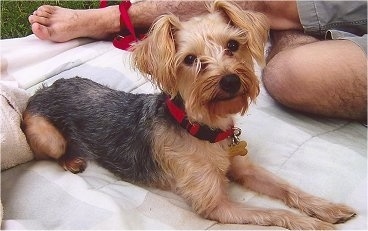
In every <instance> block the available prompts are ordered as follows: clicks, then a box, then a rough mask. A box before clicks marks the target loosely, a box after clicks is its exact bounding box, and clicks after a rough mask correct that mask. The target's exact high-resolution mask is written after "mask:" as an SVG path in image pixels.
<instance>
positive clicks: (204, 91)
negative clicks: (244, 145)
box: [184, 68, 259, 127]
mask: <svg viewBox="0 0 368 231" xmlns="http://www.w3.org/2000/svg"><path fill="white" fill-rule="evenodd" d="M235 73H236V74H237V75H239V77H240V81H241V87H240V89H239V91H238V92H237V93H234V94H230V93H226V92H224V91H223V90H221V88H220V85H219V81H220V80H221V77H220V76H216V75H214V76H211V77H204V78H202V77H198V78H197V79H196V81H195V83H194V84H193V86H192V87H193V88H192V91H191V92H190V94H189V96H188V97H187V98H186V99H185V98H184V101H185V108H186V111H187V114H188V117H189V119H190V120H192V121H195V122H199V123H204V124H207V125H209V126H212V127H221V126H222V124H221V123H220V122H219V121H220V120H223V119H224V118H225V119H226V118H227V117H229V116H231V115H233V114H237V113H240V114H242V115H243V114H244V113H245V112H246V111H247V109H248V106H249V104H250V103H251V102H252V101H254V100H255V98H256V97H257V95H258V94H259V81H258V79H257V77H256V76H255V74H254V73H253V72H252V71H251V70H246V69H244V68H241V69H236V71H235ZM184 97H185V96H184Z"/></svg>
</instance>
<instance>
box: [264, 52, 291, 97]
mask: <svg viewBox="0 0 368 231" xmlns="http://www.w3.org/2000/svg"><path fill="white" fill-rule="evenodd" d="M296 65H297V63H296V59H295V57H294V56H293V52H289V51H282V52H280V53H278V54H277V55H275V56H274V57H273V58H272V59H271V60H270V61H269V62H268V64H267V65H266V67H265V68H264V70H263V74H262V81H263V85H264V87H265V89H266V90H267V92H268V93H269V94H270V95H271V96H272V97H273V98H274V99H275V100H277V101H278V102H280V103H282V104H289V103H291V100H292V98H294V97H295V94H293V92H294V90H293V87H292V86H293V85H294V83H293V82H295V78H296V76H294V69H295V68H297V67H296Z"/></svg>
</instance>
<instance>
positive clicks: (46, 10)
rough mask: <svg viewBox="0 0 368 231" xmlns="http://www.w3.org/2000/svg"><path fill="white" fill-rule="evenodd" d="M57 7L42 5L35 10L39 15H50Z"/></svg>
mask: <svg viewBox="0 0 368 231" xmlns="http://www.w3.org/2000/svg"><path fill="white" fill-rule="evenodd" d="M57 8H58V7H57V6H50V5H42V6H40V7H38V9H37V10H36V11H35V12H37V13H38V14H41V15H51V14H53V13H54V12H55V10H56V9H57Z"/></svg>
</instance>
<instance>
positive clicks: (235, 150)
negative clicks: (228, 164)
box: [229, 140, 248, 156]
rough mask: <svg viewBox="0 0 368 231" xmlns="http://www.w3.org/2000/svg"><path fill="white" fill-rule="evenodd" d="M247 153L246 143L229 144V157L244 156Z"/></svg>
mask: <svg viewBox="0 0 368 231" xmlns="http://www.w3.org/2000/svg"><path fill="white" fill-rule="evenodd" d="M247 153H248V149H247V142H246V141H244V140H242V141H239V142H238V143H237V144H231V145H230V146H229V155H230V156H238V155H240V156H245V155H247Z"/></svg>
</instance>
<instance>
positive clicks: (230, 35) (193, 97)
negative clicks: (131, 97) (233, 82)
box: [133, 2, 268, 128]
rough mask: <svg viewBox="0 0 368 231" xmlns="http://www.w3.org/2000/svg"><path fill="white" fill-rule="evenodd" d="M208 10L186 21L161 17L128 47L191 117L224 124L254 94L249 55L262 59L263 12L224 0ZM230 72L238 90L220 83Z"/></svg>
mask: <svg viewBox="0 0 368 231" xmlns="http://www.w3.org/2000/svg"><path fill="white" fill-rule="evenodd" d="M208 9H209V11H210V14H206V15H203V16H199V17H195V18H192V19H190V20H189V21H185V22H180V21H179V19H178V18H177V17H175V16H173V15H166V16H162V17H161V18H160V19H159V20H157V21H156V23H155V24H154V25H153V27H152V29H151V31H150V33H149V35H148V37H147V39H145V40H143V41H141V42H139V43H137V44H136V45H135V46H134V47H133V60H134V64H135V65H136V67H137V68H138V69H139V70H140V71H142V72H143V73H146V74H149V75H150V76H148V78H149V79H150V80H151V81H152V82H153V83H154V84H155V85H157V86H158V87H160V89H161V90H162V91H164V92H165V93H167V94H169V95H170V96H171V97H175V96H176V95H178V94H179V95H180V96H181V97H182V98H183V100H184V103H185V109H186V112H187V115H188V117H189V119H190V120H191V121H196V122H200V123H205V124H207V125H208V126H212V127H218V128H227V127H228V126H229V124H230V123H232V121H231V119H230V118H229V116H228V115H230V114H235V113H239V112H240V113H242V114H244V112H245V111H246V110H247V108H248V105H249V104H250V102H252V101H253V100H254V99H255V98H256V96H257V95H258V93H259V81H258V78H257V76H256V75H255V73H254V68H253V65H254V63H253V59H255V60H256V61H257V62H258V63H259V64H260V65H263V63H264V55H263V52H264V50H263V49H264V44H265V42H266V39H267V35H268V26H267V24H266V20H265V18H264V16H263V15H261V14H258V13H253V12H246V11H242V10H240V9H239V8H238V7H236V6H235V5H232V4H230V3H227V2H215V3H214V4H212V5H211V6H209V7H208ZM231 75H232V76H237V77H236V78H238V79H239V83H240V84H239V85H240V87H239V89H238V90H237V89H236V90H234V91H227V90H224V89H223V88H224V87H222V85H223V84H221V80H222V79H223V78H225V77H229V76H231ZM230 79H231V77H230Z"/></svg>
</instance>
